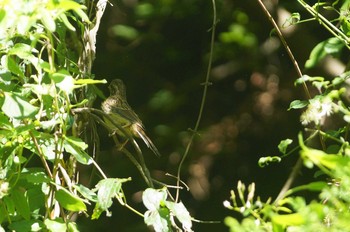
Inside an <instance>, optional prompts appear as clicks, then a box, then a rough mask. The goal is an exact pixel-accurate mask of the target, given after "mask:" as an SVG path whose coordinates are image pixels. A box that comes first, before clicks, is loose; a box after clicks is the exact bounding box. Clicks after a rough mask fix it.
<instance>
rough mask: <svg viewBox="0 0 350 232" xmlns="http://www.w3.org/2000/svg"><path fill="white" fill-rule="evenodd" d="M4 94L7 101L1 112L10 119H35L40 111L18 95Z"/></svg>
mask: <svg viewBox="0 0 350 232" xmlns="http://www.w3.org/2000/svg"><path fill="white" fill-rule="evenodd" d="M4 94H5V100H4V103H3V105H2V107H1V110H2V111H3V112H4V114H6V115H7V116H8V117H10V118H16V119H24V118H34V116H35V115H36V113H37V112H38V110H39V108H38V107H35V106H33V105H31V104H30V103H29V102H28V101H26V100H25V99H24V98H23V97H22V96H20V95H19V94H17V93H9V92H4Z"/></svg>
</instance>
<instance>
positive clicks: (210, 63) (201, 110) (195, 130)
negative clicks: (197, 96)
mask: <svg viewBox="0 0 350 232" xmlns="http://www.w3.org/2000/svg"><path fill="white" fill-rule="evenodd" d="M212 5H213V24H212V28H211V41H210V53H209V61H208V68H207V73H206V77H205V82H204V83H203V85H204V89H203V95H202V101H201V105H200V109H199V113H198V118H197V121H196V125H195V127H194V129H193V132H192V135H191V138H190V140H189V142H188V144H187V147H186V150H185V153H184V155H183V157H182V159H181V161H180V164H179V167H178V170H177V183H176V185H177V186H180V180H181V169H182V165H183V163H184V161H185V160H186V158H187V156H188V152H189V150H190V147H191V145H192V143H193V140H194V136H195V135H196V134H197V132H198V128H199V124H200V122H201V119H202V114H203V110H204V105H205V101H206V98H207V92H208V87H209V85H210V84H211V83H210V82H209V78H210V71H211V67H212V62H213V52H214V41H215V28H216V23H217V20H216V3H215V0H212ZM179 194H180V188H178V189H177V191H176V198H175V202H177V201H178V199H179Z"/></svg>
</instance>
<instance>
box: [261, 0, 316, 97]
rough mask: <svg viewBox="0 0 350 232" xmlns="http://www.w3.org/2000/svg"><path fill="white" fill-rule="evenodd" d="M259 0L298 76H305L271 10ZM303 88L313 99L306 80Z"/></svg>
mask: <svg viewBox="0 0 350 232" xmlns="http://www.w3.org/2000/svg"><path fill="white" fill-rule="evenodd" d="M258 2H259V4H260V6H261V8H262V9H263V11H264V13H265V14H266V16H267V18H268V19H269V20H270V22H271V23H272V25H273V27H274V28H275V29H276V32H277V35H278V37H279V38H280V40H281V41H282V44H283V46H284V48H285V49H286V51H287V53H288V55H289V58H290V59H291V61H292V62H293V65H294V68H295V70H296V72H297V73H298V76H299V77H301V76H303V73H302V72H301V70H300V68H299V64H298V62H297V61H296V59H295V58H294V55H293V53H292V51H291V50H290V48H289V46H288V44H287V41H286V40H285V39H284V36H283V34H282V32H281V30H280V29H279V27H278V25H277V23H276V21H275V20H274V19H273V17H272V16H271V14H270V12H269V11H268V10H267V9H266V7H265V5H264V3H263V2H262V0H258ZM303 88H304V91H305V93H306V95H307V97H308V98H309V99H311V95H310V92H309V90H308V88H307V85H306V83H305V82H303Z"/></svg>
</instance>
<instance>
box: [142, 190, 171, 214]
mask: <svg viewBox="0 0 350 232" xmlns="http://www.w3.org/2000/svg"><path fill="white" fill-rule="evenodd" d="M166 198H167V193H166V191H165V190H163V189H161V190H157V189H152V188H148V189H146V190H145V191H144V192H143V194H142V202H143V204H144V205H145V206H146V208H147V209H149V210H157V209H159V208H160V206H161V204H163V202H164V201H165V200H166Z"/></svg>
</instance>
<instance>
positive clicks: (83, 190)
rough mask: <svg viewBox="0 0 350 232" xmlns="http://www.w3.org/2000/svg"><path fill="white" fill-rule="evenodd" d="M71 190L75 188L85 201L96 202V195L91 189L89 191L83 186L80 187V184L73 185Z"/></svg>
mask: <svg viewBox="0 0 350 232" xmlns="http://www.w3.org/2000/svg"><path fill="white" fill-rule="evenodd" d="M73 188H75V189H76V190H77V191H78V192H79V193H80V194H81V195H82V196H83V197H85V198H86V199H88V200H90V201H92V202H97V195H96V193H95V192H94V191H92V190H91V189H89V188H87V187H85V186H83V185H80V184H78V185H73Z"/></svg>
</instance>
